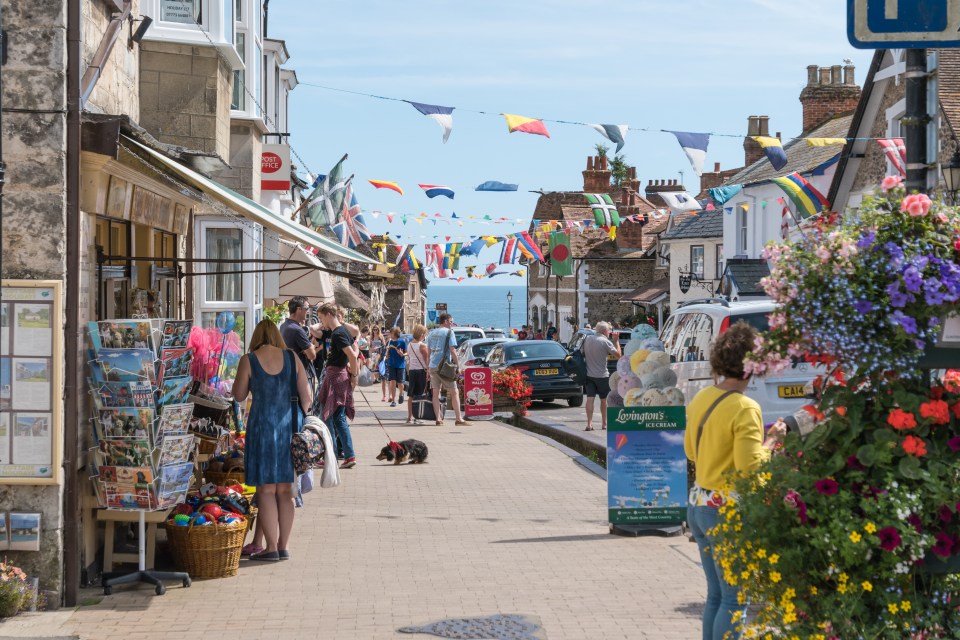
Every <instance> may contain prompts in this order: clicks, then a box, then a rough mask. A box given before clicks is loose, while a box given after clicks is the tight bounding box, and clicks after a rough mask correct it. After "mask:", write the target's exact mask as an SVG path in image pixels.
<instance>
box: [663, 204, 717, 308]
mask: <svg viewBox="0 0 960 640" xmlns="http://www.w3.org/2000/svg"><path fill="white" fill-rule="evenodd" d="M723 217H724V213H723V210H722V209H714V210H712V211H699V212H696V213H684V214H679V215H677V216H676V217H675V220H674V222H673V225H672V226H671V228H670V229H668V230H667V231H665V232H664V233H663V234H662V235H661V236H660V245H661V247H664V248H667V249H668V252H669V261H670V272H669V276H668V278H669V293H670V298H669V300H670V306H671V307H673V308H676V307H677V306H679V305H680V304H682V303H683V302H684V301H688V300H695V299H697V298H709V297H711V296H713V295H714V294H715V293H716V290H717V286H718V285H719V283H720V277H721V276H722V275H723V269H724V260H725V259H724V255H723Z"/></svg>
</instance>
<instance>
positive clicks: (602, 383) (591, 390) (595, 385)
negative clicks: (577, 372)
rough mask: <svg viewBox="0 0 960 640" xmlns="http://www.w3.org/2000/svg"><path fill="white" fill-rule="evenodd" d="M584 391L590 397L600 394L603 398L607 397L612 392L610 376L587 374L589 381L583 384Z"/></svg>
mask: <svg viewBox="0 0 960 640" xmlns="http://www.w3.org/2000/svg"><path fill="white" fill-rule="evenodd" d="M583 393H584V395H585V396H587V397H588V398H593V397H595V396H600V399H601V400H606V399H607V394H609V393H610V378H591V377H590V376H587V381H586V382H585V383H584V384H583Z"/></svg>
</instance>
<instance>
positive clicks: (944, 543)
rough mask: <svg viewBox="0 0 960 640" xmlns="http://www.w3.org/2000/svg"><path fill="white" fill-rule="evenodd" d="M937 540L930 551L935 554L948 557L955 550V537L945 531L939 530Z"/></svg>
mask: <svg viewBox="0 0 960 640" xmlns="http://www.w3.org/2000/svg"><path fill="white" fill-rule="evenodd" d="M934 537H935V538H936V540H937V544H935V545H933V546H932V547H930V551H933V552H934V553H935V554H937V555H938V556H940V557H941V558H946V557H947V556H949V555H950V553H951V552H952V551H953V538H951V537H950V536H949V535H947V534H946V533H944V532H943V531H938V532H937V535H936V536H934Z"/></svg>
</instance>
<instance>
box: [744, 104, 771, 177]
mask: <svg viewBox="0 0 960 640" xmlns="http://www.w3.org/2000/svg"><path fill="white" fill-rule="evenodd" d="M769 131H770V116H750V117H749V118H747V137H746V138H744V139H743V166H745V167H749V166H750V165H752V164H753V163H754V162H756V161H757V160H759V159H760V158H763V157H765V156H764V155H763V148H762V147H761V146H760V143H758V142H757V141H756V140H754V139H753V138H751V137H750V136H768V135H770V133H769Z"/></svg>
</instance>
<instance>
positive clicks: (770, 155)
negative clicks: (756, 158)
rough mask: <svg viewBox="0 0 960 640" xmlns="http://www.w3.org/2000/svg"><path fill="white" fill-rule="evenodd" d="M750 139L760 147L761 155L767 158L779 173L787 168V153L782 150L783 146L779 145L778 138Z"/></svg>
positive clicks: (762, 137) (756, 137)
mask: <svg viewBox="0 0 960 640" xmlns="http://www.w3.org/2000/svg"><path fill="white" fill-rule="evenodd" d="M750 137H751V138H753V139H754V140H755V141H756V143H757V144H759V145H760V147H761V148H762V149H763V153H764V154H766V156H767V160H769V161H770V164H772V165H773V168H774V169H776V170H777V171H780V169H783V168H784V167H785V166H787V152H786V151H784V150H783V145H782V144H780V139H779V138H771V137H770V136H750Z"/></svg>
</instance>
